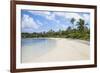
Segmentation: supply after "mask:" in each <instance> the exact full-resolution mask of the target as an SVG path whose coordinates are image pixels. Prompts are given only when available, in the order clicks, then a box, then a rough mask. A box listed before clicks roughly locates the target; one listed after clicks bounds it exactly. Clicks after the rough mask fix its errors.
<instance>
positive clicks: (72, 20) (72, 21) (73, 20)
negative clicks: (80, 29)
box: [70, 18, 75, 29]
mask: <svg viewBox="0 0 100 73" xmlns="http://www.w3.org/2000/svg"><path fill="white" fill-rule="evenodd" d="M70 22H71V23H72V24H73V25H72V29H74V26H75V25H74V22H75V18H72V19H71V20H70Z"/></svg>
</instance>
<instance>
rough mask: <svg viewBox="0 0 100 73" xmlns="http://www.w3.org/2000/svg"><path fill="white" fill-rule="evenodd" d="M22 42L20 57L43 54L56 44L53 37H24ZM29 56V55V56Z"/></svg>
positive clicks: (32, 56)
mask: <svg viewBox="0 0 100 73" xmlns="http://www.w3.org/2000/svg"><path fill="white" fill-rule="evenodd" d="M21 44H22V46H21V47H22V59H23V58H24V59H25V57H28V58H29V59H31V58H36V57H39V56H41V55H44V54H46V53H48V52H50V51H51V50H52V48H53V47H55V46H56V40H54V39H44V38H41V39H40V38H39V39H34V38H25V39H22V41H21ZM30 56H31V57H30Z"/></svg>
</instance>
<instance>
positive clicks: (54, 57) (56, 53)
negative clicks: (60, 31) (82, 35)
mask: <svg viewBox="0 0 100 73" xmlns="http://www.w3.org/2000/svg"><path fill="white" fill-rule="evenodd" d="M49 39H54V40H56V46H54V47H53V46H52V48H51V49H49V50H48V51H47V52H46V53H41V50H43V48H42V49H41V50H39V51H40V53H41V54H40V55H39V53H34V52H33V51H34V50H32V46H26V47H22V63H32V62H33V63H34V62H54V61H76V60H87V59H89V58H90V46H89V42H88V41H83V40H76V39H63V38H49ZM30 48H31V49H30Z"/></svg>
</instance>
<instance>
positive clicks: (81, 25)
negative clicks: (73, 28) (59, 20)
mask: <svg viewBox="0 0 100 73" xmlns="http://www.w3.org/2000/svg"><path fill="white" fill-rule="evenodd" d="M76 25H77V28H78V30H79V31H80V32H84V27H85V21H84V20H83V19H79V21H78V22H77V24H76Z"/></svg>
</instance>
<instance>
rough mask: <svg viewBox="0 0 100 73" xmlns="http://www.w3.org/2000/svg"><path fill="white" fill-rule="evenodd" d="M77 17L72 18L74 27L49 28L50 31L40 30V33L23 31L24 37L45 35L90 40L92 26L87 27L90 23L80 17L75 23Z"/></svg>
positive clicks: (22, 35)
mask: <svg viewBox="0 0 100 73" xmlns="http://www.w3.org/2000/svg"><path fill="white" fill-rule="evenodd" d="M75 21H76V20H75V19H74V18H72V19H71V20H70V22H71V24H72V27H71V26H69V27H68V28H67V29H66V30H61V29H59V31H54V30H52V29H51V30H49V31H48V32H45V31H44V32H40V33H36V32H33V33H21V37H22V38H41V37H42V38H43V37H44V38H45V37H54V38H73V39H82V40H89V39H90V28H88V27H87V25H88V24H85V21H84V20H83V19H79V20H78V21H77V22H76V23H75Z"/></svg>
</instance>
